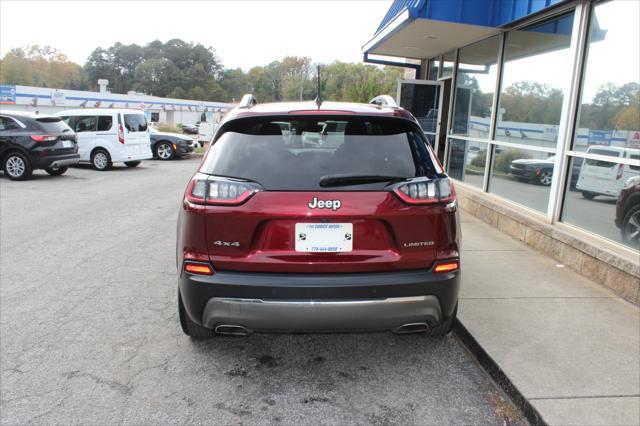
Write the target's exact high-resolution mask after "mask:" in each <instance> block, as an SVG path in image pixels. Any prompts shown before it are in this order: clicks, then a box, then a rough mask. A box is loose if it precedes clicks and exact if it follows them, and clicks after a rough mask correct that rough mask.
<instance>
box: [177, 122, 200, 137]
mask: <svg viewBox="0 0 640 426" xmlns="http://www.w3.org/2000/svg"><path fill="white" fill-rule="evenodd" d="M178 127H180V128H181V129H182V133H184V134H186V135H197V134H198V126H196V125H194V124H178Z"/></svg>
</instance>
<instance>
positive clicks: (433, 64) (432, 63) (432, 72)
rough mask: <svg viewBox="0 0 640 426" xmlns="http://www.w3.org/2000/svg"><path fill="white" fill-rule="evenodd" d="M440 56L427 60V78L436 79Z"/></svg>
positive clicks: (438, 75)
mask: <svg viewBox="0 0 640 426" xmlns="http://www.w3.org/2000/svg"><path fill="white" fill-rule="evenodd" d="M439 71H440V58H439V57H438V58H433V59H431V60H429V70H428V72H427V74H428V75H427V80H437V79H438V78H439V77H440V73H439Z"/></svg>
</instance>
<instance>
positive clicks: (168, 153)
mask: <svg viewBox="0 0 640 426" xmlns="http://www.w3.org/2000/svg"><path fill="white" fill-rule="evenodd" d="M175 155H176V152H175V151H174V150H173V146H171V144H170V143H169V142H158V144H157V145H156V157H158V158H159V159H160V160H163V161H167V160H171V159H172V158H173V157H175Z"/></svg>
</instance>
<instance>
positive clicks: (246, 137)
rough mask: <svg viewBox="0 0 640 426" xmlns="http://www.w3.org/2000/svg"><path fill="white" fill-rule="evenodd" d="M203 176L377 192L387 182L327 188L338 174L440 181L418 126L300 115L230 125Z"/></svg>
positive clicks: (269, 185)
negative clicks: (328, 180)
mask: <svg viewBox="0 0 640 426" xmlns="http://www.w3.org/2000/svg"><path fill="white" fill-rule="evenodd" d="M200 171H201V172H203V173H208V174H212V175H218V176H227V177H235V178H242V179H248V180H252V181H254V182H257V183H259V184H260V185H262V186H263V187H264V188H265V189H267V190H274V191H278V190H282V191H296V190H297V191H323V190H324V191H339V190H351V191H352V190H378V189H381V188H384V187H385V186H386V185H388V182H378V183H366V184H359V185H349V186H340V187H330V188H323V187H321V186H320V185H319V181H320V178H322V177H324V176H329V175H336V174H362V175H388V176H397V177H405V178H412V177H417V176H427V177H431V178H433V177H436V175H437V174H439V173H442V170H440V169H439V167H438V166H437V165H436V164H435V163H434V161H433V157H432V155H431V153H430V151H429V150H428V148H427V145H426V141H425V139H424V137H423V135H422V133H421V132H420V130H419V128H418V127H417V126H414V125H413V124H412V123H410V122H407V121H405V120H400V119H382V118H371V119H369V118H355V117H354V118H345V117H344V116H339V117H299V118H298V117H296V118H292V117H291V116H289V117H287V118H284V119H273V118H270V119H262V120H260V119H240V120H237V121H235V122H232V123H229V125H228V127H227V128H226V129H225V131H224V133H223V134H222V135H221V136H220V137H219V138H218V139H217V140H216V141H215V145H214V146H213V148H212V149H211V151H210V152H209V154H208V155H207V158H206V159H205V162H204V163H203V165H202V167H201V169H200Z"/></svg>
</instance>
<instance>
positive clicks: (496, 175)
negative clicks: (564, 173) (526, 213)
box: [489, 145, 555, 212]
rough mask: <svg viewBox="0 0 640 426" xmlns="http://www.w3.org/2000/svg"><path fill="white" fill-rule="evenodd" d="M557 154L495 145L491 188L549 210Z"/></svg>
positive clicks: (514, 198)
mask: <svg viewBox="0 0 640 426" xmlns="http://www.w3.org/2000/svg"><path fill="white" fill-rule="evenodd" d="M554 160H555V157H554V156H549V154H547V153H546V152H538V151H531V150H524V149H514V148H505V147H503V146H497V145H496V146H495V151H494V154H493V161H492V164H491V177H490V180H489V191H491V192H493V193H495V194H498V195H500V196H502V197H504V198H507V199H509V200H511V201H514V202H516V203H519V204H522V205H524V206H527V207H530V208H532V209H535V210H539V211H541V212H546V211H547V205H548V204H549V190H550V188H549V187H550V186H551V180H552V177H553V168H554Z"/></svg>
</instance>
